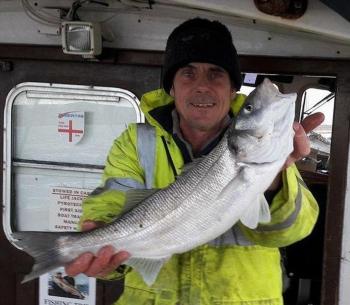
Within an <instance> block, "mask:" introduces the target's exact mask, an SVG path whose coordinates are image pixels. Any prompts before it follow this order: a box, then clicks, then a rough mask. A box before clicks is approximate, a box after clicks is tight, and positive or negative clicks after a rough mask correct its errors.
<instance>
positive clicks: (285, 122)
mask: <svg viewBox="0 0 350 305" xmlns="http://www.w3.org/2000/svg"><path fill="white" fill-rule="evenodd" d="M296 97H297V95H296V93H291V94H282V93H281V92H280V91H279V90H278V88H277V86H275V85H274V84H273V83H272V82H271V81H270V80H269V79H267V78H265V79H264V81H263V82H262V83H261V84H260V85H259V86H258V87H257V88H256V89H255V90H254V91H252V92H251V93H250V94H249V96H248V97H247V99H246V101H245V103H244V105H243V106H242V108H241V110H240V111H239V113H238V114H237V117H236V118H235V119H234V121H233V123H232V125H231V126H230V128H229V131H228V145H229V148H230V149H231V151H234V152H235V154H236V156H237V157H238V159H239V160H240V161H244V162H253V163H262V162H272V161H275V160H276V159H279V158H283V157H284V156H285V155H286V156H285V158H286V157H287V156H288V155H289V153H290V152H291V151H292V150H293V135H294V132H293V127H292V126H293V120H294V116H295V100H296ZM281 146H283V147H282V148H283V149H281ZM281 155H282V156H281Z"/></svg>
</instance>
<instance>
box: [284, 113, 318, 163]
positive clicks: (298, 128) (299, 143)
mask: <svg viewBox="0 0 350 305" xmlns="http://www.w3.org/2000/svg"><path fill="white" fill-rule="evenodd" d="M323 121H324V114H323V113H321V112H316V113H313V114H311V115H309V116H308V117H306V118H305V119H304V120H303V121H302V122H301V123H298V122H294V125H293V128H294V132H295V135H294V150H293V152H292V153H291V154H290V155H289V157H288V158H287V161H286V163H285V164H284V168H287V167H288V166H289V165H291V164H292V163H294V162H296V161H298V160H300V159H302V158H304V157H306V156H307V155H308V154H309V153H310V141H309V138H308V137H307V133H309V132H310V131H312V130H313V129H315V128H316V127H317V126H319V125H321V124H322V122H323Z"/></svg>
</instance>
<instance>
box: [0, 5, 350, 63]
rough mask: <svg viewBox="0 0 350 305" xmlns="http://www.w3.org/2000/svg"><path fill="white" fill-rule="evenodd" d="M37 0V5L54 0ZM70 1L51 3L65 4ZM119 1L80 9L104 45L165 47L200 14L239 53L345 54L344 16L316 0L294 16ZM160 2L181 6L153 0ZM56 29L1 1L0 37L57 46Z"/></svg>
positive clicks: (348, 45) (348, 35) (348, 53)
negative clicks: (223, 29) (214, 22)
mask: <svg viewBox="0 0 350 305" xmlns="http://www.w3.org/2000/svg"><path fill="white" fill-rule="evenodd" d="M32 2H34V1H32ZM36 2H37V3H38V6H37V7H38V8H40V7H48V6H49V4H50V3H51V5H52V3H53V1H49V0H47V1H36ZM72 2H73V1H55V2H54V3H56V5H57V6H59V7H66V8H67V7H69V6H70V4H71V3H72ZM122 2H127V3H131V4H133V6H131V5H124V4H122V3H120V1H109V3H110V7H109V8H108V9H106V8H104V7H100V6H96V5H95V6H93V7H91V6H90V7H83V8H81V9H79V16H80V17H81V19H82V20H85V21H99V22H101V23H102V28H103V30H104V33H105V36H106V38H107V39H108V40H109V42H107V41H104V43H103V46H104V47H112V48H121V49H141V50H164V48H165V43H166V39H167V37H168V35H169V33H170V32H171V30H172V29H173V28H174V27H175V26H176V25H178V24H179V23H181V22H182V21H183V20H185V19H187V18H191V17H195V16H203V17H208V18H210V19H218V20H221V21H222V22H224V23H225V24H226V25H227V26H228V27H229V28H230V30H231V32H232V35H233V38H234V42H235V45H236V47H237V50H238V53H239V54H242V55H243V54H244V55H267V56H290V57H322V58H350V32H349V31H348V28H349V22H347V21H346V20H345V19H344V18H342V17H341V16H339V15H338V14H336V13H335V12H333V11H331V10H330V9H328V8H327V7H326V6H325V5H324V4H322V3H321V2H320V1H317V0H311V1H309V7H308V10H307V12H306V14H305V15H304V16H303V17H301V18H299V19H297V20H286V19H282V18H279V17H275V16H270V15H266V14H263V13H261V12H259V11H258V10H257V9H256V8H255V6H254V4H253V1H238V0H220V1H215V2H213V1H208V0H207V1H204V0H191V1H182V0H172V1H156V4H154V5H153V6H152V10H150V9H149V8H148V5H147V4H143V3H141V4H140V3H139V2H135V1H122ZM162 2H167V3H172V4H177V5H182V6H183V7H177V6H174V5H172V6H169V5H164V4H158V3H162ZM135 5H139V6H141V7H142V8H137V7H135ZM190 7H191V8H190ZM51 11H52V12H54V10H51ZM58 29H59V26H58V25H57V26H56V27H55V26H53V27H50V26H47V25H43V24H39V23H37V22H35V21H33V20H31V19H30V18H29V17H28V16H27V15H26V14H25V13H24V10H23V8H22V7H21V5H20V2H19V1H0V43H16V44H17V43H19V44H43V45H58V46H59V45H61V37H60V35H59V34H58V33H57V32H58Z"/></svg>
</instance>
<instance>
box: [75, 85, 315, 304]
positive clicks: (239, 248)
mask: <svg viewBox="0 0 350 305" xmlns="http://www.w3.org/2000/svg"><path fill="white" fill-rule="evenodd" d="M243 101H244V96H242V95H237V97H236V98H235V100H233V101H232V113H233V114H235V113H237V111H238V109H239V108H240V107H241V105H242V103H243ZM173 107H174V105H173V99H172V98H171V97H170V96H169V95H167V94H166V93H165V92H164V91H163V90H161V89H160V90H156V91H151V92H149V93H147V94H145V95H144V96H143V97H142V100H141V108H142V111H143V112H144V113H145V117H146V119H147V122H148V124H144V125H142V126H141V125H140V124H130V125H129V126H128V128H127V130H125V131H124V132H123V133H122V135H121V136H120V137H119V138H118V139H116V140H115V142H114V144H113V146H112V148H111V150H110V152H109V155H108V158H107V161H106V167H105V170H104V175H103V184H102V185H101V187H99V188H97V189H96V190H95V191H94V192H93V193H92V194H91V195H90V196H89V197H88V198H87V199H86V200H85V201H84V204H83V216H82V218H81V221H84V220H94V221H103V222H110V221H112V220H113V218H115V216H116V215H118V214H119V213H121V211H122V210H123V205H124V200H125V193H124V191H125V190H126V189H127V187H132V188H163V187H166V186H168V185H169V184H170V183H172V182H173V181H174V180H175V175H176V174H179V173H180V172H181V169H182V168H183V166H184V163H186V162H188V161H190V160H188V153H186V151H185V150H186V148H184V146H183V145H181V142H180V140H179V139H177V138H176V137H174V136H173V135H172V134H171V130H172V121H171V116H170V117H169V113H170V112H171V109H173ZM165 146H167V149H168V152H169V153H168V155H167V152H166V148H165ZM169 155H170V157H171V160H172V162H169ZM170 163H173V166H172V165H171V164H170ZM282 176H283V187H282V189H281V190H280V191H279V192H278V193H277V194H276V195H275V196H274V198H273V200H272V202H271V205H270V210H271V216H272V219H271V222H270V223H268V224H264V225H259V226H258V228H256V229H254V230H251V229H248V228H246V227H244V226H243V225H242V224H240V223H238V224H235V225H234V226H233V227H232V229H231V230H229V231H228V232H226V233H225V234H223V235H222V236H219V237H218V238H216V239H215V240H213V241H211V242H209V243H208V244H205V245H202V246H200V247H198V248H195V249H193V250H192V251H189V252H187V253H184V254H179V255H174V256H173V257H172V258H171V259H170V260H169V261H168V262H167V263H166V264H165V265H164V266H163V268H162V269H161V271H160V273H159V275H158V278H157V280H156V282H155V283H154V284H153V285H152V286H151V287H148V286H147V285H146V284H145V283H144V282H143V280H142V278H141V277H140V275H139V274H138V273H137V272H136V271H131V272H129V273H127V274H126V276H125V289H124V293H123V294H122V296H121V298H120V299H119V300H118V301H117V302H116V304H119V305H124V304H125V305H146V304H149V305H151V304H154V305H180V304H181V305H199V304H200V305H209V304H215V305H219V304H225V305H238V304H240V305H243V304H244V305H258V304H260V305H262V304H266V305H267V304H269V305H281V304H283V300H282V272H281V258H280V252H279V249H278V248H279V247H284V246H287V245H289V244H291V243H293V242H296V241H298V240H300V239H302V238H304V237H305V236H307V235H308V234H309V233H310V232H311V231H312V229H313V226H314V224H315V222H316V219H317V215H318V206H317V203H316V201H315V199H314V197H313V196H312V194H311V193H310V191H309V190H308V189H307V188H306V186H305V184H304V182H303V181H302V179H301V177H300V174H299V173H298V171H297V169H296V167H295V166H294V165H293V166H290V167H289V168H287V169H286V170H285V171H284V172H283V174H282ZM156 246H157V245H150V247H156ZM115 276H116V274H111V275H110V277H109V278H111V279H112V278H114V277H115Z"/></svg>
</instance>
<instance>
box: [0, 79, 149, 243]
mask: <svg viewBox="0 0 350 305" xmlns="http://www.w3.org/2000/svg"><path fill="white" fill-rule="evenodd" d="M70 111H81V112H84V113H85V127H84V129H85V131H84V136H83V138H82V139H81V140H80V141H79V142H77V143H75V144H74V143H68V142H67V139H62V137H61V136H60V134H59V132H58V121H59V120H58V114H60V113H65V112H70ZM143 120H144V117H143V114H141V112H140V109H139V101H138V99H137V98H136V96H135V95H134V94H132V93H131V92H129V91H127V90H123V89H119V88H110V87H92V86H78V85H60V84H44V83H22V84H19V85H18V86H16V87H15V88H14V89H13V90H11V91H10V93H9V94H8V98H7V101H6V105H5V118H4V140H5V141H4V175H3V177H4V179H3V190H4V191H3V204H4V213H3V220H4V221H3V225H4V231H5V233H6V235H7V237H8V239H9V240H10V241H11V240H12V238H11V236H10V233H11V226H10V223H11V219H13V215H15V217H14V219H15V223H16V228H17V229H19V230H38V231H47V230H49V229H50V228H52V223H54V222H55V221H54V220H53V218H52V215H50V213H49V212H50V207H52V205H53V204H55V202H57V200H58V199H57V198H58V197H57V196H53V189H54V188H57V187H58V188H76V189H86V190H90V191H91V190H93V189H95V188H96V187H97V186H98V185H99V184H100V179H101V174H102V169H101V167H102V166H103V165H104V163H105V159H106V156H107V154H108V151H109V149H110V147H111V145H112V143H113V140H114V139H115V138H116V137H117V136H118V135H119V134H120V133H121V132H122V131H123V130H124V129H125V127H126V126H127V125H128V124H129V123H131V122H142V121H143ZM23 159H24V160H27V161H24V160H23ZM42 161H45V162H44V163H43V162H42ZM67 163H73V164H75V165H74V167H72V166H69V165H67ZM91 165H93V166H91ZM94 166H100V167H99V169H97V168H95V167H94ZM14 190H15V194H13V193H14ZM62 199H63V200H64V198H62ZM72 200H73V199H72ZM50 216H51V217H50ZM50 222H51V227H50Z"/></svg>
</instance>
